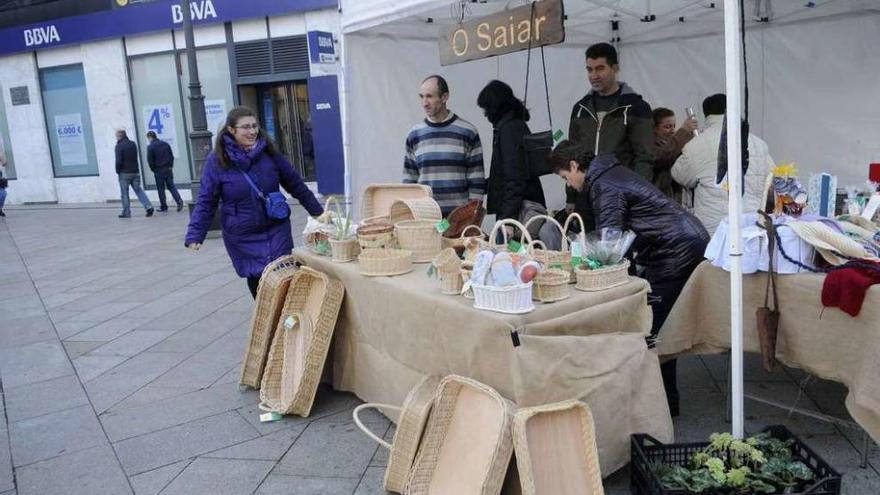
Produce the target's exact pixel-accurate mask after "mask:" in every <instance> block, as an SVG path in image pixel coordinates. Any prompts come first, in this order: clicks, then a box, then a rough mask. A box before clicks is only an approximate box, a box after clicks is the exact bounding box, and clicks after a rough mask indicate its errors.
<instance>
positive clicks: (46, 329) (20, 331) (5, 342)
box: [0, 312, 58, 348]
mask: <svg viewBox="0 0 880 495" xmlns="http://www.w3.org/2000/svg"><path fill="white" fill-rule="evenodd" d="M2 314H3V313H2V312H0V315H2ZM0 319H2V320H3V323H2V324H0V348H9V347H18V346H21V345H27V344H33V343H36V342H45V341H47V340H56V339H57V338H58V337H57V335H56V334H55V327H54V326H52V321H51V320H50V319H49V317H47V316H46V315H39V316H32V317H30V318H17V319H15V320H6V319H5V318H3V317H2V316H0Z"/></svg>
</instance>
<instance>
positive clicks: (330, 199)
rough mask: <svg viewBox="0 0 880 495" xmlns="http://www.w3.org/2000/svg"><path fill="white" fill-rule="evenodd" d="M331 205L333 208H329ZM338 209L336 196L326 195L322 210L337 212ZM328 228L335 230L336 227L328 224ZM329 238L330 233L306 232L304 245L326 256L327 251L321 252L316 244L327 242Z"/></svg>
mask: <svg viewBox="0 0 880 495" xmlns="http://www.w3.org/2000/svg"><path fill="white" fill-rule="evenodd" d="M331 205H333V207H334V208H333V209H332V210H331V209H330V206H331ZM338 211H339V201H338V200H337V199H336V196H327V199H326V200H325V201H324V212H331V213H334V212H338ZM330 229H332V230H335V229H336V227H335V226H334V225H332V224H331V225H330ZM328 240H330V235H329V234H327V233H325V232H312V233H311V234H307V235H306V238H305V242H306V247H307V248H309V250H311V251H312V252H314V253H317V254H320V255H322V256H326V255H328V254H329V253H327V252H323V251H321V250H319V249H318V244H320V243H321V242H327V241H328Z"/></svg>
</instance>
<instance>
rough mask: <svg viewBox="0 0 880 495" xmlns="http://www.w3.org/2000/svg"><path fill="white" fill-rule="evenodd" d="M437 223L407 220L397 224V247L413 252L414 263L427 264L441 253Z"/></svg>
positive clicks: (395, 227) (395, 228)
mask: <svg viewBox="0 0 880 495" xmlns="http://www.w3.org/2000/svg"><path fill="white" fill-rule="evenodd" d="M435 223H436V222H433V221H430V220H407V221H404V222H400V223H398V224H395V226H394V231H395V236H396V237H397V245H398V246H399V247H400V249H406V250H407V251H411V252H412V257H413V258H412V260H413V263H427V262H429V261H431V260H432V259H434V256H437V253H439V252H440V233H439V232H437V227H436V225H435Z"/></svg>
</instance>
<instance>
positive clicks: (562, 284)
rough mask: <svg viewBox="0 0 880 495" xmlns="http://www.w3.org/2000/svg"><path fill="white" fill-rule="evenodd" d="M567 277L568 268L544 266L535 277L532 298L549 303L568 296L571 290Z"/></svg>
mask: <svg viewBox="0 0 880 495" xmlns="http://www.w3.org/2000/svg"><path fill="white" fill-rule="evenodd" d="M568 278H569V274H568V270H560V269H558V268H545V269H544V270H543V271H541V273H539V274H538V276H537V277H535V280H534V282H535V285H534V288H533V290H532V299H534V300H535V301H540V302H542V303H551V302H556V301H561V300H563V299H567V298H569V297H570V296H571V291H570V290H569V289H568Z"/></svg>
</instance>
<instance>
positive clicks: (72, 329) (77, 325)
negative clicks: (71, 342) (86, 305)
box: [54, 321, 98, 340]
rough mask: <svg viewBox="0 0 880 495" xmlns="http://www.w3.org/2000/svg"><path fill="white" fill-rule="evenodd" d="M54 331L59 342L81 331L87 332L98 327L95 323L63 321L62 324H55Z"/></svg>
mask: <svg viewBox="0 0 880 495" xmlns="http://www.w3.org/2000/svg"><path fill="white" fill-rule="evenodd" d="M54 324H55V331H56V332H57V333H58V338H60V339H61V340H66V339H68V338H69V337H72V336H73V335H76V334H78V333H80V332H82V331H83V330H87V329H89V328H92V327H94V326H95V325H98V323H97V322H94V321H63V322H60V323H58V322H55V323H54Z"/></svg>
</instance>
